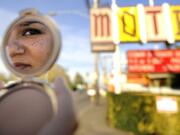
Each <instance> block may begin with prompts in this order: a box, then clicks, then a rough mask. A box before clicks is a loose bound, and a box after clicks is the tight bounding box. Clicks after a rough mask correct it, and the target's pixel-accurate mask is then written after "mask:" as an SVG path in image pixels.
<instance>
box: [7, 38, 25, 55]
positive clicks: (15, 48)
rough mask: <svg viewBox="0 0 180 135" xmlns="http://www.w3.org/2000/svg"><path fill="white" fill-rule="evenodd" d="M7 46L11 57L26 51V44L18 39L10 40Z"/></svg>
mask: <svg viewBox="0 0 180 135" xmlns="http://www.w3.org/2000/svg"><path fill="white" fill-rule="evenodd" d="M7 48H8V49H7V51H8V53H9V55H10V56H11V57H14V56H16V55H22V54H24V53H25V48H24V46H23V45H22V44H20V43H19V42H18V41H17V40H14V41H13V42H9V43H8V45H7Z"/></svg>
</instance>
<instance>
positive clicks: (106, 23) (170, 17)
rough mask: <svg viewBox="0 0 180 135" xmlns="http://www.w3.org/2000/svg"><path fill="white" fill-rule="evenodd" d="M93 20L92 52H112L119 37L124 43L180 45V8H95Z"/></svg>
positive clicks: (91, 17)
mask: <svg viewBox="0 0 180 135" xmlns="http://www.w3.org/2000/svg"><path fill="white" fill-rule="evenodd" d="M113 15H115V17H113ZM90 19H91V44H92V51H108V50H110V51H112V50H113V49H114V48H113V47H114V44H115V42H114V41H115V37H118V42H121V43H127V42H141V43H147V42H168V43H174V42H175V41H180V6H169V5H168V4H163V5H162V6H154V7H148V6H147V7H146V6H143V5H142V4H139V5H137V6H136V7H118V8H117V9H111V8H92V9H91V12H90ZM115 21H117V22H116V23H114V22H115ZM115 30H116V31H117V32H115ZM115 33H116V34H115Z"/></svg>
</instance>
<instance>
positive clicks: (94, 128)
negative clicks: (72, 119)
mask: <svg viewBox="0 0 180 135" xmlns="http://www.w3.org/2000/svg"><path fill="white" fill-rule="evenodd" d="M73 96H74V100H75V106H76V108H77V114H78V119H79V128H78V130H77V132H76V134H75V135H133V134H132V133H127V132H124V131H120V130H117V129H114V128H112V127H110V126H109V125H108V124H107V121H106V114H107V102H106V99H105V98H102V97H101V99H100V103H99V105H96V104H95V103H94V102H92V100H90V98H89V97H88V96H87V95H86V93H85V92H82V91H81V92H80V91H77V92H75V93H73Z"/></svg>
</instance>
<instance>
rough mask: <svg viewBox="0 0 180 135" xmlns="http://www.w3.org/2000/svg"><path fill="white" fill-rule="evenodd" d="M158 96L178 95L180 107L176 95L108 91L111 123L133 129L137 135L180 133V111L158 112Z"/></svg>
mask: <svg viewBox="0 0 180 135" xmlns="http://www.w3.org/2000/svg"><path fill="white" fill-rule="evenodd" d="M156 96H170V97H176V99H177V102H178V108H180V97H179V96H175V95H169V94H166V95H165V94H164V95H162V94H150V93H149V94H147V93H132V92H126V93H122V94H120V95H115V94H113V93H108V97H107V98H108V114H107V117H108V122H109V124H110V125H111V126H113V127H115V128H118V129H121V130H126V131H131V132H133V133H134V134H135V135H180V112H178V113H159V112H157V111H156V105H155V102H156Z"/></svg>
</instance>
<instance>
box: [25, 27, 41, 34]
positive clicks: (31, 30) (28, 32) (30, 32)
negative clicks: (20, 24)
mask: <svg viewBox="0 0 180 135" xmlns="http://www.w3.org/2000/svg"><path fill="white" fill-rule="evenodd" d="M39 34H42V32H41V31H40V30H37V29H32V28H31V29H26V30H24V31H23V32H22V36H32V35H39Z"/></svg>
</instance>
